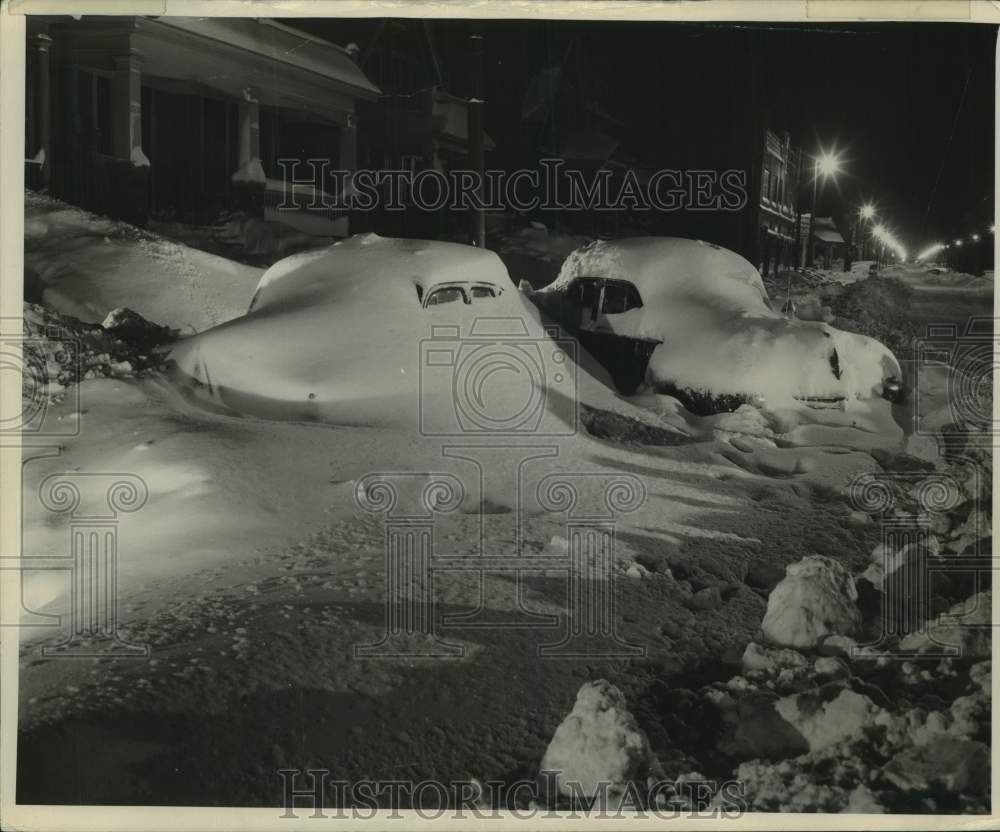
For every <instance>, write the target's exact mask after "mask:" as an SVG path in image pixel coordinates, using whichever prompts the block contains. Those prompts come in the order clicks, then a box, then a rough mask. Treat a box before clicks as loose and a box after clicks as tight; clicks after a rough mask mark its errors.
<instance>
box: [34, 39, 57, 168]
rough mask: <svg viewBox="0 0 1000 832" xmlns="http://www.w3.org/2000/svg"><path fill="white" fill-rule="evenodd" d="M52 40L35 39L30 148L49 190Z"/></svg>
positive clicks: (50, 166)
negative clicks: (33, 95) (33, 96)
mask: <svg viewBox="0 0 1000 832" xmlns="http://www.w3.org/2000/svg"><path fill="white" fill-rule="evenodd" d="M51 44H52V38H50V37H49V36H48V35H46V34H39V35H37V36H36V38H35V42H34V48H35V90H34V93H35V99H34V102H33V104H34V108H35V112H34V120H35V123H34V137H33V138H34V142H33V146H32V147H31V148H30V149H31V150H33V151H34V152H35V158H36V159H40V160H41V162H42V167H41V185H42V187H43V188H47V187H48V186H49V182H50V179H51V177H50V172H51V170H52V162H51V159H52V98H51V95H52V92H51V79H50V72H49V69H50V61H49V47H50V46H51Z"/></svg>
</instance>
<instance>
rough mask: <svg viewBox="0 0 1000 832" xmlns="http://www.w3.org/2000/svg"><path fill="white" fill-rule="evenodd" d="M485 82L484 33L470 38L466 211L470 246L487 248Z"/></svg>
mask: <svg viewBox="0 0 1000 832" xmlns="http://www.w3.org/2000/svg"><path fill="white" fill-rule="evenodd" d="M484 87H485V84H484V79H483V36H482V35H472V37H470V38H469V104H468V107H469V110H468V113H469V122H468V131H469V156H468V164H469V170H471V171H472V173H473V175H474V176H475V177H476V185H475V188H474V190H473V193H472V199H473V204H472V205H471V206H470V210H469V237H470V242H471V243H472V245H474V246H476V247H477V248H486V212H485V210H484V185H485V179H486V162H485V158H484V156H485V153H484V144H485V139H484V137H485V132H486V131H485V118H486V114H485V107H486V102H485V101H484V100H483V98H484V97H485V90H484Z"/></svg>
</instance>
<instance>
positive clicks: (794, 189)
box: [755, 128, 802, 277]
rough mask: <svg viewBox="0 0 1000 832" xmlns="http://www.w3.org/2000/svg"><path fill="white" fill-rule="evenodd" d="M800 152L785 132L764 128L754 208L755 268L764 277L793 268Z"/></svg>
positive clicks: (800, 169)
mask: <svg viewBox="0 0 1000 832" xmlns="http://www.w3.org/2000/svg"><path fill="white" fill-rule="evenodd" d="M801 174H802V151H801V149H799V148H797V147H795V146H794V145H793V144H792V141H791V136H790V135H789V134H788V133H783V134H781V135H779V134H777V133H775V132H774V131H772V130H770V129H767V128H765V129H764V147H763V153H762V154H761V157H760V176H759V181H760V192H759V198H758V200H757V205H756V213H757V222H758V227H759V231H760V235H759V239H758V242H757V251H756V252H755V254H756V265H757V266H758V268H759V269H760V272H761V274H762V275H763V276H765V277H767V276H768V275H771V274H776V273H777V272H778V270H780V269H788V268H791V267H792V266H793V265H795V248H796V238H797V232H796V224H797V209H798V195H799V194H798V191H799V183H800V179H801Z"/></svg>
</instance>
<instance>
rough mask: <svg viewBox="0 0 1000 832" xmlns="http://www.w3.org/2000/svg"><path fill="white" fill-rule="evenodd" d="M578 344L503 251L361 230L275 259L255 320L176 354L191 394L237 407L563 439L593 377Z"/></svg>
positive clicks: (250, 314) (256, 298)
mask: <svg viewBox="0 0 1000 832" xmlns="http://www.w3.org/2000/svg"><path fill="white" fill-rule="evenodd" d="M575 347H576V342H575V341H573V340H572V339H568V340H567V339H559V337H558V334H554V333H553V332H552V331H551V329H547V328H546V327H545V326H544V325H543V324H542V320H541V316H540V314H539V311H538V309H537V308H536V307H535V306H534V305H533V304H532V303H531V302H530V301H529V300H528V299H527V298H525V297H524V295H523V294H522V293H521V292H519V291H517V288H516V287H515V286H514V283H513V282H512V280H511V278H510V275H509V274H508V273H507V269H506V267H505V266H504V264H503V262H502V261H501V260H500V258H499V257H498V256H497V255H496V254H494V253H493V252H491V251H487V250H484V249H478V248H474V247H472V246H467V245H459V244H456V243H443V242H429V241H425V240H405V239H390V238H383V237H379V236H378V235H375V234H362V235H358V236H356V237H352V238H350V239H347V240H344V241H341V242H339V243H336V244H334V245H332V246H329V247H327V248H324V249H320V250H318V251H312V252H306V253H303V254H298V255H294V256H292V257H288V258H286V259H284V260H281V261H279V262H278V263H275V264H274V265H273V266H271V268H270V269H268V270H267V271H266V272H265V273H264V275H263V276H262V277H261V280H260V284H259V285H258V287H257V290H256V292H255V293H254V295H253V299H252V301H251V303H250V308H249V309H248V311H247V314H246V315H244V316H243V317H241V318H237V319H235V320H232V321H228V322H226V323H224V324H221V325H219V326H217V327H214V328H213V329H210V330H207V331H205V332H202V333H200V334H198V335H194V336H192V337H190V338H187V339H185V340H183V341H181V342H179V343H178V344H177V345H176V346H175V347H174V348H173V350H172V351H171V354H170V358H171V360H172V362H173V364H174V374H173V377H174V378H175V380H178V381H179V382H180V383H181V386H182V389H184V390H185V391H186V392H189V393H191V394H192V395H193V397H194V398H195V399H196V400H198V401H199V403H201V404H203V405H204V404H208V405H211V406H217V407H220V408H222V409H224V410H226V411H228V412H234V413H239V414H249V415H255V416H262V417H265V418H273V419H286V420H287V419H292V420H317V421H325V422H333V423H338V424H355V425H373V424H379V425H388V424H392V425H397V426H399V425H406V426H408V427H418V429H419V431H420V433H423V434H425V435H453V434H468V433H492V432H496V431H501V432H513V433H518V432H520V433H531V432H541V433H545V434H548V435H552V434H565V433H571V432H573V430H574V429H575V408H576V402H577V392H578V391H577V389H576V384H577V379H578V375H579V376H581V377H582V376H586V378H587V380H588V382H592V381H594V378H593V377H592V376H590V375H587V374H586V373H585V372H583V371H581V372H580V373H579V374H578V373H577V369H578V368H577V364H576V359H577V356H576V355H575ZM596 371H597V372H598V373H599V375H601V376H602V377H603V379H604V385H606V386H603V389H604V390H605V394H604V395H605V396H608V397H610V396H612V395H613V394H612V392H611V390H610V389H609V387H610V382H609V381H608V380H607V378H606V374H604V373H603V371H601V370H600V367H597V368H596ZM550 394H551V395H550Z"/></svg>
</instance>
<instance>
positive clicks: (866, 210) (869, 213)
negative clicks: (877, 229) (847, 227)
mask: <svg viewBox="0 0 1000 832" xmlns="http://www.w3.org/2000/svg"><path fill="white" fill-rule="evenodd" d="M874 216H875V206H874V205H872V204H871V203H870V202H866V203H865V204H864V205H862V206H861V209H860V210H859V211H858V217H859V219H858V220H857V221H855V223H854V239H855V240H857V241H858V259H860V260H864V259H865V235H864V230H863V229H862V228H861V225H862V223H866V222H869V221H870V220H871V219H872V218H873V217H874Z"/></svg>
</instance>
